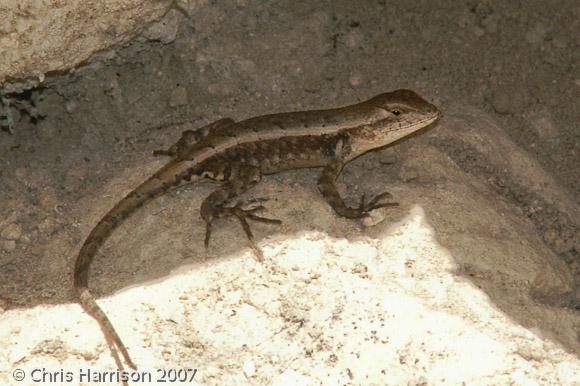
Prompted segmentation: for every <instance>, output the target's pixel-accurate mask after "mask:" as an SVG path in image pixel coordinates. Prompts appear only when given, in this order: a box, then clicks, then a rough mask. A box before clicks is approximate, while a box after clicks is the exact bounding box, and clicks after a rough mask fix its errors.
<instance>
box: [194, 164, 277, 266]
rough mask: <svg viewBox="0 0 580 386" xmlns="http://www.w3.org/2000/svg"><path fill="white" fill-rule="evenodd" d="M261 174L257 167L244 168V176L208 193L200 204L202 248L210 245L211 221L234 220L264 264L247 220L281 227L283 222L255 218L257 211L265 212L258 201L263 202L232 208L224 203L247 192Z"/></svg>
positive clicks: (241, 202)
mask: <svg viewBox="0 0 580 386" xmlns="http://www.w3.org/2000/svg"><path fill="white" fill-rule="evenodd" d="M260 178H261V175H260V171H259V169H257V168H244V172H243V173H239V174H237V175H236V176H235V177H234V178H232V179H230V180H228V181H227V182H225V183H224V184H223V185H222V186H221V187H220V188H218V189H217V190H216V191H214V192H213V193H212V194H210V195H209V196H208V197H207V198H206V199H205V200H204V201H203V203H202V205H201V209H200V214H201V217H202V219H203V220H204V221H205V223H206V232H205V246H206V248H207V247H208V245H209V240H210V237H211V232H212V224H213V221H214V220H215V219H217V218H225V217H231V216H233V217H236V218H237V219H238V220H239V222H240V224H241V226H242V229H243V230H244V233H245V234H246V237H247V238H248V241H249V242H250V246H251V248H252V250H253V251H254V253H255V255H256V258H257V259H258V260H259V261H263V259H264V254H263V252H262V250H261V249H260V248H259V247H258V245H257V244H256V241H255V239H254V234H253V233H252V230H251V228H250V224H249V223H248V220H252V221H257V222H262V223H267V224H281V223H282V221H280V220H277V219H272V218H267V217H261V216H258V215H256V212H259V211H261V210H264V209H265V208H264V206H263V205H261V202H264V201H265V199H250V200H247V201H238V202H237V203H236V204H235V205H233V206H227V204H228V203H229V202H230V201H231V200H233V199H234V198H235V197H236V196H238V195H239V194H241V193H243V192H245V191H246V190H248V189H250V188H251V187H252V186H254V185H255V184H257V183H258V181H259V180H260Z"/></svg>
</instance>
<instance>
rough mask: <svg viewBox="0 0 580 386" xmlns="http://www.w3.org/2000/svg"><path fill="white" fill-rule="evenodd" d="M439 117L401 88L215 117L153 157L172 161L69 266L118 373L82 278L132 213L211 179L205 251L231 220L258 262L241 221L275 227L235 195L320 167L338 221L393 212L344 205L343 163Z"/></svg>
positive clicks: (118, 343) (381, 203) (105, 222)
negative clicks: (309, 106)
mask: <svg viewBox="0 0 580 386" xmlns="http://www.w3.org/2000/svg"><path fill="white" fill-rule="evenodd" d="M440 115H441V113H440V111H439V110H438V108H437V107H436V106H434V105H433V104H431V103H429V102H427V101H426V100H424V99H423V98H421V97H420V96H419V95H418V94H417V93H415V92H413V91H411V90H405V89H400V90H396V91H392V92H387V93H382V94H379V95H377V96H375V97H374V98H371V99H369V100H366V101H363V102H360V103H356V104H352V105H348V106H344V107H339V108H334V109H327V110H310V111H298V112H286V113H277V114H269V115H262V116H257V117H254V118H249V119H246V120H242V121H239V122H236V121H234V120H233V119H230V118H224V119H220V120H218V121H215V122H213V123H210V124H209V125H207V126H204V127H201V128H198V129H196V130H186V131H184V132H183V133H182V136H181V138H180V139H179V140H178V141H177V142H176V143H175V144H174V145H173V146H171V147H170V148H169V149H167V150H157V151H154V152H153V154H154V155H157V156H159V155H165V156H170V157H171V160H170V161H169V162H168V163H167V164H165V165H164V166H163V167H161V168H160V169H159V170H158V171H157V172H155V173H154V174H153V175H152V176H151V177H150V178H148V179H147V180H146V181H144V182H143V183H142V184H141V185H139V186H138V187H137V188H135V189H134V190H133V191H131V192H130V193H129V194H127V195H126V196H125V197H124V198H123V199H121V200H120V201H119V202H118V203H117V204H116V205H115V206H114V207H113V208H112V209H111V210H110V211H109V212H107V213H106V214H105V215H104V216H103V217H102V218H101V220H100V221H99V222H98V223H97V224H96V226H95V227H94V228H93V229H92V231H91V232H90V233H89V235H88V236H87V238H86V239H85V241H84V243H83V245H82V247H81V249H80V251H79V254H78V256H77V259H76V262H75V266H74V273H73V281H74V289H75V292H76V294H77V297H78V302H79V303H80V305H81V306H82V307H83V309H84V310H85V311H86V312H87V313H88V314H89V315H91V316H92V317H93V318H94V319H95V320H96V321H97V322H98V324H99V326H100V327H101V330H102V332H103V335H104V337H105V339H106V341H107V344H108V346H109V349H110V351H111V355H112V357H113V359H114V360H115V363H116V365H117V367H118V369H119V370H124V366H123V363H122V361H121V357H120V356H119V352H120V353H121V355H122V357H123V359H124V361H125V363H126V364H127V365H128V366H129V367H131V368H132V369H136V366H135V364H134V363H133V361H132V360H131V357H130V355H129V352H128V350H127V348H126V346H125V345H124V343H123V342H122V340H121V338H120V337H119V335H118V334H117V332H116V331H115V329H114V327H113V325H112V323H111V322H110V320H109V319H108V317H107V315H106V314H105V313H104V311H103V310H102V309H101V308H100V307H99V305H98V304H97V302H96V299H95V297H94V296H93V294H92V293H91V291H90V289H89V285H88V275H89V268H90V265H91V262H92V261H93V259H94V257H95V255H96V254H97V252H98V250H99V248H100V247H101V246H102V245H103V244H104V242H105V240H106V239H107V238H108V237H109V236H110V235H111V234H112V232H113V231H114V230H115V229H116V228H117V227H118V226H119V225H120V224H121V223H122V222H123V220H125V219H126V218H127V217H129V215H130V214H131V213H132V212H134V211H135V210H137V209H138V208H140V207H141V206H143V205H144V204H146V203H147V202H149V201H150V200H152V199H154V198H156V197H158V196H160V195H162V194H163V193H165V192H167V191H169V190H171V189H173V188H175V187H177V186H180V185H183V184H186V183H195V182H199V181H203V180H213V181H217V182H219V183H221V184H220V185H219V187H218V188H217V189H215V190H214V191H213V192H212V193H210V194H209V195H208V196H207V197H206V198H205V199H204V200H203V202H202V204H201V208H200V215H201V218H202V219H203V221H204V222H205V224H206V233H205V240H204V245H205V247H207V246H208V244H209V241H210V235H211V231H212V224H213V221H214V220H215V219H217V218H225V217H235V218H237V219H238V220H239V222H240V224H241V226H242V229H243V231H244V232H245V234H246V237H247V238H248V240H249V243H250V246H251V247H252V249H253V250H254V252H255V256H256V257H257V259H258V260H260V261H261V260H263V254H262V252H261V249H260V248H258V246H257V245H256V242H255V240H254V236H253V234H252V231H251V228H250V226H249V224H248V220H253V221H259V222H265V223H272V224H278V223H280V222H281V221H279V220H276V219H270V218H266V217H260V216H258V215H256V212H257V211H259V210H262V209H264V207H263V206H262V205H250V206H248V202H246V203H244V202H237V203H233V202H234V200H235V199H236V198H237V196H239V195H240V194H242V193H244V192H246V191H247V190H248V189H250V188H252V187H253V186H255V185H256V184H257V183H258V182H259V181H260V180H261V178H262V176H263V175H268V174H274V173H278V172H281V171H284V170H292V169H300V168H314V167H322V173H321V174H320V178H319V179H318V184H317V186H318V189H319V190H320V192H321V193H322V196H323V197H324V198H325V199H326V201H327V202H328V204H329V205H330V206H331V207H332V208H333V209H334V211H335V212H336V213H337V214H338V215H339V216H342V217H346V218H350V219H357V218H363V217H365V216H368V214H369V212H371V211H372V210H375V209H378V208H383V207H389V206H396V205H398V204H397V203H393V202H385V201H386V200H388V199H390V198H391V195H390V194H389V193H388V192H383V193H381V194H379V195H377V196H375V197H374V198H372V199H371V200H366V199H365V195H364V194H363V195H362V197H361V200H360V203H359V205H358V206H356V207H351V206H348V205H347V204H346V203H345V201H344V200H343V198H342V197H341V195H340V194H339V192H338V190H337V187H336V183H335V182H336V180H337V178H338V176H339V174H340V172H341V170H342V169H343V167H344V166H345V164H346V163H348V162H349V161H352V160H353V159H355V158H357V157H359V156H361V155H362V154H364V153H366V152H368V151H371V150H375V149H378V148H382V147H385V146H387V145H389V144H391V143H393V142H395V141H397V140H399V139H402V138H405V137H408V136H409V135H410V134H412V133H414V132H416V131H417V130H420V129H422V128H424V127H427V126H430V125H431V124H432V123H434V122H435V121H437V120H438V118H439V117H440Z"/></svg>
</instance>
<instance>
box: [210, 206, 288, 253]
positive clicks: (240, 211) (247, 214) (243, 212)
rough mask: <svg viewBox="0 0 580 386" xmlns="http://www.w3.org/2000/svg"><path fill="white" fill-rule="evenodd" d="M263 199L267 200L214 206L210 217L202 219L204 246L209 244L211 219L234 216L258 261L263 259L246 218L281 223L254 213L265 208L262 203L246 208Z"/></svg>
mask: <svg viewBox="0 0 580 386" xmlns="http://www.w3.org/2000/svg"><path fill="white" fill-rule="evenodd" d="M264 201H267V200H266V199H263V198H262V199H253V200H250V201H246V202H238V203H236V205H234V206H232V207H221V208H214V209H213V212H214V213H213V215H212V216H211V217H210V218H207V219H205V218H204V220H205V222H206V231H205V242H204V244H205V247H206V248H207V247H208V246H209V240H210V237H211V224H212V222H213V220H214V219H215V218H218V217H227V216H235V217H237V218H238V220H239V221H240V224H241V225H242V229H243V230H244V233H245V234H246V237H247V238H248V240H249V241H250V246H251V247H252V249H253V250H254V253H255V254H256V257H257V258H258V261H263V260H264V254H263V253H262V250H261V249H260V248H259V247H258V245H257V244H256V241H255V240H254V234H253V233H252V230H251V228H250V224H248V220H252V221H257V222H263V223H267V224H281V223H282V221H280V220H278V219H273V218H267V217H261V216H257V215H256V214H254V213H255V212H258V211H261V210H264V209H265V208H264V206H263V205H257V206H252V207H250V208H248V204H250V205H255V204H256V203H259V202H264ZM244 207H246V208H244Z"/></svg>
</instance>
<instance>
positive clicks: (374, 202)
mask: <svg viewBox="0 0 580 386" xmlns="http://www.w3.org/2000/svg"><path fill="white" fill-rule="evenodd" d="M392 197H393V196H392V195H391V193H389V192H383V193H381V194H378V195H376V196H375V197H373V198H372V199H371V200H370V201H369V202H367V201H366V195H365V194H364V193H363V195H362V197H361V199H360V204H359V206H358V208H357V211H358V212H359V215H360V217H364V216H366V215H367V214H368V213H369V212H371V211H373V210H375V209H379V208H385V207H394V206H399V204H398V203H397V202H382V200H383V199H386V198H392Z"/></svg>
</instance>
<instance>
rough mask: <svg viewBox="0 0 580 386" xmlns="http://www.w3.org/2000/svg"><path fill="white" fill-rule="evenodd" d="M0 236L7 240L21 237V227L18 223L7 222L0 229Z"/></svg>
mask: <svg viewBox="0 0 580 386" xmlns="http://www.w3.org/2000/svg"><path fill="white" fill-rule="evenodd" d="M0 236H1V237H2V238H3V239H7V240H18V239H20V237H22V229H21V228H20V226H19V225H18V224H15V223H12V224H8V225H7V226H6V227H5V228H4V229H2V233H0Z"/></svg>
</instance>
